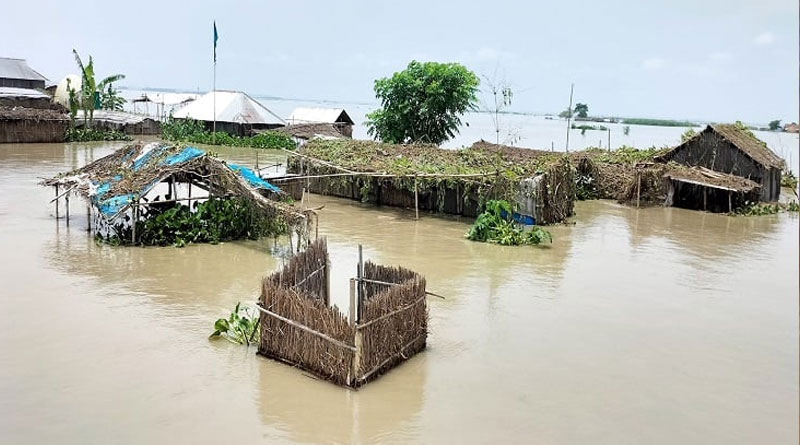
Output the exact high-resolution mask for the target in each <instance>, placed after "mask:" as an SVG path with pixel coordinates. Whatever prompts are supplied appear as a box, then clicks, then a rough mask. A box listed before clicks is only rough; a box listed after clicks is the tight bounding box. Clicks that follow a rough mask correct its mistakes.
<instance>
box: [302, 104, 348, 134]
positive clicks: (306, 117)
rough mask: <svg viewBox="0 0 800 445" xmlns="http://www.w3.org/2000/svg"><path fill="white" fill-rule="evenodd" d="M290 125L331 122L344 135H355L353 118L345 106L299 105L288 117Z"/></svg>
mask: <svg viewBox="0 0 800 445" xmlns="http://www.w3.org/2000/svg"><path fill="white" fill-rule="evenodd" d="M286 122H287V123H288V124H289V125H297V124H330V125H332V126H333V127H334V128H336V130H337V131H338V132H339V133H340V134H341V135H342V136H344V137H348V138H352V137H353V125H355V122H353V119H352V118H351V117H350V115H349V114H347V111H345V109H344V108H323V107H298V108H295V109H294V111H292V114H290V115H289V117H288V118H286Z"/></svg>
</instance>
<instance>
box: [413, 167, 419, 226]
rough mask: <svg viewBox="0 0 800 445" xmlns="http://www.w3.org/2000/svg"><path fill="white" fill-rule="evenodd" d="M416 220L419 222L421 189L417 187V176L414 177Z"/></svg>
mask: <svg viewBox="0 0 800 445" xmlns="http://www.w3.org/2000/svg"><path fill="white" fill-rule="evenodd" d="M414 219H416V220H419V188H418V187H417V175H414Z"/></svg>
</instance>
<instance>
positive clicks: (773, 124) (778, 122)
mask: <svg viewBox="0 0 800 445" xmlns="http://www.w3.org/2000/svg"><path fill="white" fill-rule="evenodd" d="M779 128H781V120H780V119H775V120H774V121H769V129H770V131H775V130H777V129H779Z"/></svg>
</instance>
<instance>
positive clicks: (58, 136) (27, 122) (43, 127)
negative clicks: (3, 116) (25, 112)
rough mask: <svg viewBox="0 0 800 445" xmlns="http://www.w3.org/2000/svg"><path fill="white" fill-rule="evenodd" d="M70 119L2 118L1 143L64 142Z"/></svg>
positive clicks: (0, 122)
mask: <svg viewBox="0 0 800 445" xmlns="http://www.w3.org/2000/svg"><path fill="white" fill-rule="evenodd" d="M68 126H69V120H67V119H63V120H36V119H8V120H0V143H17V142H64V136H65V133H66V131H67V127H68Z"/></svg>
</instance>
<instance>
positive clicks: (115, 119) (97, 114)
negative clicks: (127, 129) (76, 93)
mask: <svg viewBox="0 0 800 445" xmlns="http://www.w3.org/2000/svg"><path fill="white" fill-rule="evenodd" d="M92 116H93V119H94V120H95V121H98V122H99V121H105V122H109V123H114V124H118V125H136V124H138V123H140V122H142V121H144V120H145V119H149V120H153V118H151V117H149V116H142V115H140V114H133V113H127V112H125V111H114V110H94V113H92ZM76 117H77V120H76V124H83V122H78V121H81V120H82V119H83V110H78V113H77V115H76Z"/></svg>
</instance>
